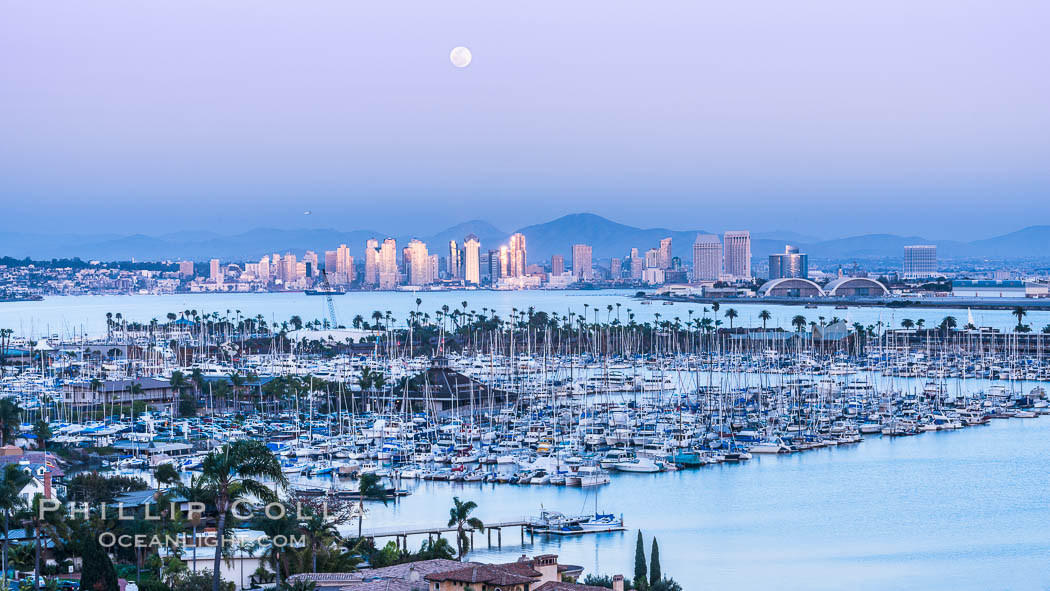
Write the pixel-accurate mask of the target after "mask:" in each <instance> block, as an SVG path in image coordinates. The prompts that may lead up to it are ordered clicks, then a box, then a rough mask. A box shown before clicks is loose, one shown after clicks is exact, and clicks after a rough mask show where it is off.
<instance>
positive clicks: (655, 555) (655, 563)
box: [649, 536, 663, 586]
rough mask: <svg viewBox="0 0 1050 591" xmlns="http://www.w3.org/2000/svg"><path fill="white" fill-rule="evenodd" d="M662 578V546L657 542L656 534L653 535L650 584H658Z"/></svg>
mask: <svg viewBox="0 0 1050 591" xmlns="http://www.w3.org/2000/svg"><path fill="white" fill-rule="evenodd" d="M661 578H663V577H662V576H661V574H660V546H659V544H657V543H656V536H653V549H652V551H651V552H650V553H649V586H653V585H656V583H657V582H658V581H659V580H660V579H661Z"/></svg>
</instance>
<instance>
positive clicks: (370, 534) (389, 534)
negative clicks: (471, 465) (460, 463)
mask: <svg viewBox="0 0 1050 591" xmlns="http://www.w3.org/2000/svg"><path fill="white" fill-rule="evenodd" d="M528 525H529V522H528V521H526V520H524V519H522V520H517V521H498V522H493V523H486V524H485V532H486V533H487V534H488V544H489V548H491V547H492V532H493V531H495V532H496V547H497V548H502V547H503V529H504V528H515V527H516V528H519V529H520V530H521V544H522V545H523V546H524V545H525V536H526V534H527V535H528V536H529V543H530V544H532V543H533V542H534V541H535V539H536V535H535V533H533V532H532V531H530V530H529V529H528ZM457 531H459V528H457V527H449V526H436V527H419V528H407V529H366V530H364V531H363V532H362V534H361V536H362V537H365V538H369V539H371V540H376V539H378V538H394V540H395V541H396V543H397V547H398V548H399V549H401V550H408V537H409V536H423V535H425V536H427V539H429V540H433V539H434V537H435V536H437V537H439V538H440V537H441V534H445V533H450V532H457ZM466 531H468V532H469V533H470V544H471V546H473V545H474V532H475V530H474V528H471V527H468V528H466Z"/></svg>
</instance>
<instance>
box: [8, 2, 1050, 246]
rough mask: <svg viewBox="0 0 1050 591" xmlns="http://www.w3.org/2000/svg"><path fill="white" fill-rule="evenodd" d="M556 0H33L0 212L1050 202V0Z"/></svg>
mask: <svg viewBox="0 0 1050 591" xmlns="http://www.w3.org/2000/svg"><path fill="white" fill-rule="evenodd" d="M534 8H535V10H534V11H533V13H534V14H535V15H544V16H536V17H535V19H525V20H522V19H521V18H520V15H518V14H517V13H516V10H515V9H512V8H510V7H507V6H501V5H493V4H488V3H479V2H468V3H466V4H464V5H462V6H460V7H459V9H458V10H455V11H448V10H445V9H444V8H442V7H440V6H436V5H428V4H423V3H419V4H416V5H414V10H411V11H408V12H410V13H411V14H412V16H411V17H405V15H404V14H402V13H400V12H397V13H395V12H394V10H393V9H392V8H391V7H388V6H383V5H375V4H373V5H360V4H347V3H338V2H321V3H319V4H318V5H317V6H316V9H315V10H313V11H301V10H298V9H296V8H295V7H292V6H290V5H285V4H281V3H276V2H272V1H263V2H250V3H249V2H243V1H231V2H228V3H224V4H223V5H222V6H221V7H220V6H214V5H209V4H206V3H194V2H189V3H183V4H180V5H178V6H173V7H169V8H166V9H163V10H159V9H155V8H153V7H147V6H145V5H138V4H134V3H127V2H118V1H110V0H106V1H103V2H97V3H92V4H91V5H90V6H66V7H64V9H63V11H62V13H61V14H60V15H55V14H54V13H53V11H51V10H47V9H46V8H44V7H42V6H40V5H38V4H33V3H28V4H25V3H24V4H15V5H11V6H8V7H7V8H6V9H5V17H6V18H5V19H3V20H2V21H0V39H3V48H4V51H2V52H0V84H3V86H4V87H5V88H6V89H8V92H5V93H3V95H2V96H0V109H3V111H4V112H5V113H9V114H11V115H12V116H10V117H6V118H4V121H3V122H0V133H2V134H3V136H4V137H5V138H6V139H7V142H5V147H6V148H7V149H6V150H4V153H3V154H4V155H3V158H0V181H2V184H3V186H4V193H3V195H4V196H3V200H4V205H5V209H6V211H7V213H9V215H7V216H4V218H3V219H2V220H0V230H3V231H27V232H29V231H32V232H40V231H58V232H85V231H92V230H97V231H100V232H104V233H105V232H118V231H120V230H121V229H123V228H127V227H134V228H136V229H138V230H146V231H148V230H152V229H154V228H159V227H163V228H164V229H165V230H166V231H186V230H201V229H204V230H226V229H230V230H245V229H248V228H255V227H265V226H278V227H283V228H303V227H317V226H319V225H324V226H335V227H360V226H361V223H360V222H361V220H368V225H369V226H373V227H377V229H381V226H387V225H394V224H397V225H398V227H401V228H404V229H405V232H406V233H416V234H423V233H425V232H426V230H427V229H428V228H430V227H432V226H433V225H441V226H447V225H451V224H452V223H454V222H456V221H457V220H461V219H470V218H474V217H478V215H477V213H476V212H479V211H480V212H483V216H482V217H486V218H488V219H490V220H492V222H493V223H495V224H497V225H498V226H518V227H521V226H524V225H528V224H531V223H536V222H539V221H541V220H544V219H550V218H551V217H555V216H557V215H560V214H564V213H569V212H572V211H580V210H585V211H599V212H603V213H606V214H609V215H612V216H614V217H617V218H619V219H629V220H631V221H632V222H633V223H637V224H640V225H647V226H658V225H663V224H665V223H666V220H667V219H668V217H670V216H669V215H668V214H669V213H671V212H673V220H674V225H675V226H676V227H678V228H688V227H695V228H705V229H707V230H709V231H722V230H724V228H720V227H711V224H710V223H709V222H708V220H710V219H712V218H713V219H726V220H736V223H737V225H746V226H747V227H749V228H751V229H752V231H753V232H760V231H774V230H785V229H789V230H794V231H798V232H804V233H814V232H820V233H827V234H831V235H839V236H843V235H852V234H863V233H869V232H883V231H889V232H895V233H903V234H908V235H923V236H926V237H928V238H931V239H944V238H948V237H956V236H958V235H960V234H965V235H968V236H973V237H974V238H982V237H987V236H991V235H995V234H997V233H1002V232H1005V231H1009V230H1014V229H1017V227H1018V226H1019V225H1021V224H1019V220H1018V214H1017V212H1018V211H1025V212H1026V214H1027V217H1030V218H1031V219H1034V220H1040V219H1050V200H1047V199H1045V195H1046V193H1047V189H1048V188H1050V177H1048V173H1047V170H1046V167H1045V165H1044V163H1043V160H1045V156H1044V155H1045V154H1047V153H1050V145H1048V142H1050V135H1048V134H1046V133H1045V130H1046V129H1047V128H1048V127H1050V109H1047V108H1046V100H1045V99H1046V96H1047V82H1046V81H1045V77H1042V76H1036V75H1033V72H1038V71H1040V70H1041V67H1042V61H1041V56H1042V55H1043V54H1045V50H1046V49H1047V42H1046V39H1045V36H1044V35H1043V34H1042V30H1041V28H1040V27H1039V26H1037V24H1036V23H1043V22H1047V21H1048V20H1050V6H1047V5H1046V4H1045V3H1037V2H1017V3H1014V4H1012V8H1011V9H1010V10H1003V9H1002V8H1001V7H998V6H993V5H973V6H967V7H966V8H965V10H964V9H962V8H961V7H957V6H955V5H952V4H949V3H939V2H935V3H928V4H923V5H915V4H914V3H908V2H903V0H896V1H892V2H886V3H880V4H878V5H872V6H868V7H852V8H851V9H849V10H846V9H845V8H844V7H842V6H841V5H840V4H839V3H835V2H831V1H830V0H818V1H815V2H812V3H809V4H806V5H799V6H785V5H782V4H780V3H775V2H764V3H763V4H762V5H761V6H748V7H743V6H700V5H695V4H690V3H683V2H673V3H669V4H665V5H661V6H659V7H646V9H645V10H644V11H642V10H640V9H639V7H637V6H635V5H632V4H629V3H596V2H593V1H585V2H580V3H574V4H572V5H563V4H556V5H555V4H553V3H550V4H548V5H547V9H546V10H544V7H543V5H537V6H536V7H534ZM202 14H203V15H206V18H201V15H202ZM594 14H601V15H602V18H601V22H600V24H599V23H597V22H595V21H594V20H593V18H592V17H593V15H594ZM758 14H761V15H763V16H762V18H761V19H759V18H756V16H755V15H758ZM554 15H557V16H556V17H555V16H554ZM395 21H396V22H398V23H399V25H398V26H397V27H391V26H389V25H390V23H391V22H395ZM241 27H246V29H245V31H244V34H243V35H241V36H239V42H238V43H236V44H230V43H229V35H228V32H229V31H230V30H235V29H240V28H241ZM625 39H630V42H625V41H624V40H625ZM888 39H893V40H894V42H893V43H888V42H887V40H888ZM458 45H463V46H466V47H468V48H469V49H470V51H471V53H472V55H473V61H472V62H471V63H470V65H469V67H466V68H456V67H454V66H452V65H451V64H450V63H449V60H448V53H449V51H450V50H451V49H452V48H453V47H456V46H458ZM128 47H135V51H128ZM771 48H776V49H775V51H774V50H772V49H771ZM175 58H177V59H175ZM304 64H309V66H308V67H303V65H304ZM627 72H629V73H630V75H625V73H627ZM41 203H46V204H48V205H50V207H43V208H42V207H40V204H41ZM520 203H528V204H529V207H520V206H519V205H518V204H520ZM844 204H848V207H843V205H844ZM307 211H309V212H311V214H310V215H304V214H305V212H307ZM799 211H804V212H805V215H796V214H797V213H798V212H799ZM977 211H980V215H976V214H975V212H977ZM905 213H906V215H903V214H905ZM787 220H790V221H787ZM785 226H787V227H785Z"/></svg>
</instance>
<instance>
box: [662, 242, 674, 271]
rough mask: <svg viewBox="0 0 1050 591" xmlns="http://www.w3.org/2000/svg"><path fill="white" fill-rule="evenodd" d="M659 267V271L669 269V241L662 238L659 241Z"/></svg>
mask: <svg viewBox="0 0 1050 591" xmlns="http://www.w3.org/2000/svg"><path fill="white" fill-rule="evenodd" d="M659 265H660V268H661V269H670V268H671V239H670V238H664V239H663V240H661V241H660V260H659Z"/></svg>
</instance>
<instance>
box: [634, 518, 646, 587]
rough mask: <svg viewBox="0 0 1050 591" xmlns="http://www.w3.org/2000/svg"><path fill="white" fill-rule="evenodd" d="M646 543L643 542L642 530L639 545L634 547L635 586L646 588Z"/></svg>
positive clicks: (639, 531)
mask: <svg viewBox="0 0 1050 591" xmlns="http://www.w3.org/2000/svg"><path fill="white" fill-rule="evenodd" d="M645 570H646V569H645V543H644V542H642V530H638V543H637V544H636V545H635V547H634V586H635V587H638V588H643V587H645V586H646V582H647V581H646V578H645Z"/></svg>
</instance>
